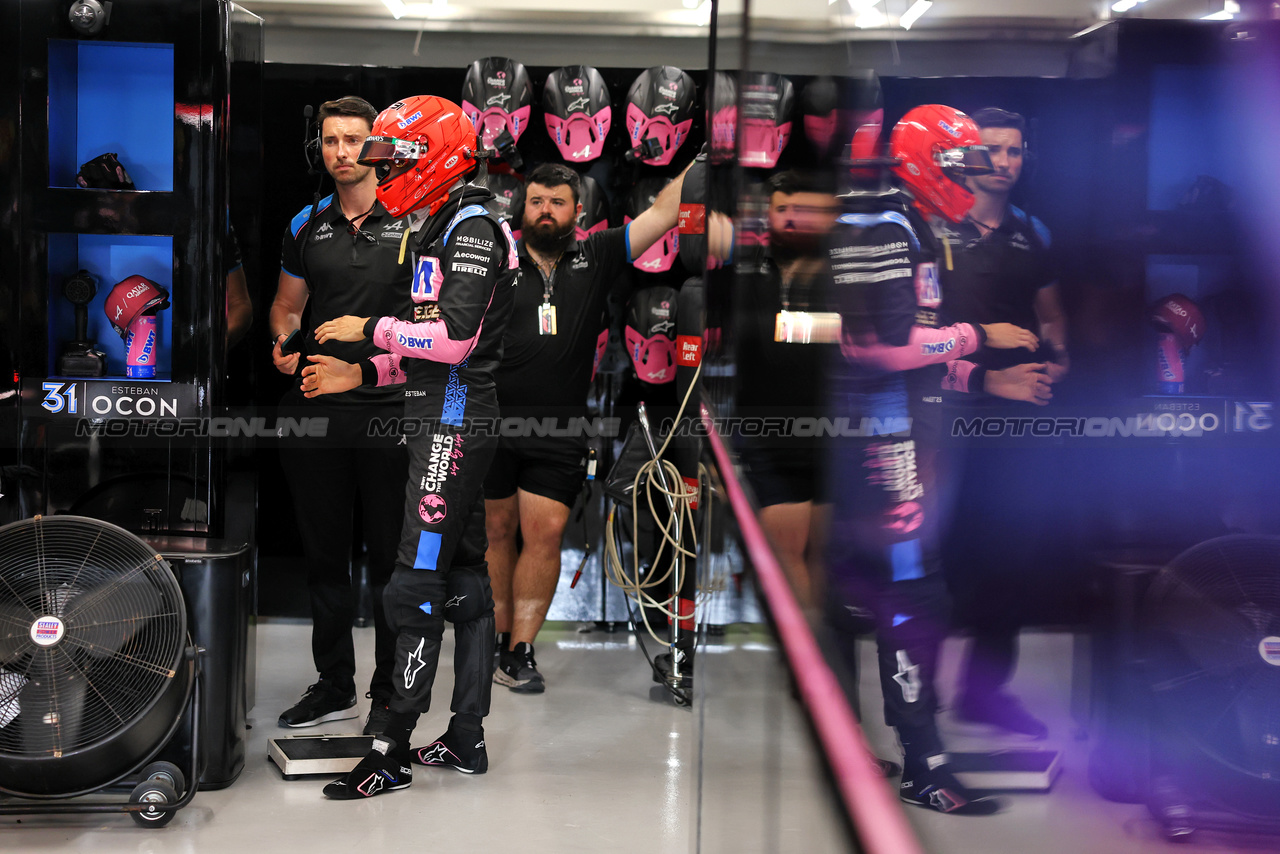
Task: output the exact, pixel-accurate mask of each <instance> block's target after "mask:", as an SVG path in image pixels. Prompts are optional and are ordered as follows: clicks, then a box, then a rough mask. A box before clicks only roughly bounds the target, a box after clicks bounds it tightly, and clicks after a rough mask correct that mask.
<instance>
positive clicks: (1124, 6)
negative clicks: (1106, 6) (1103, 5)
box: [1111, 0, 1138, 12]
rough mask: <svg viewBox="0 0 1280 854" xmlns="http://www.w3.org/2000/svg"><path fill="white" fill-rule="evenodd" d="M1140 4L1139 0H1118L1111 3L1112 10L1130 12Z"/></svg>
mask: <svg viewBox="0 0 1280 854" xmlns="http://www.w3.org/2000/svg"><path fill="white" fill-rule="evenodd" d="M1137 5H1138V0H1116V2H1115V3H1112V4H1111V11H1112V12H1128V11H1129V10H1130V9H1132V8H1133V7H1134V6H1137Z"/></svg>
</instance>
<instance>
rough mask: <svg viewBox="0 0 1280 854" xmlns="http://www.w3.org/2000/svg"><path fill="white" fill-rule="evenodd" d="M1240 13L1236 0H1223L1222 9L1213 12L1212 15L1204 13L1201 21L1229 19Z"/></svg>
mask: <svg viewBox="0 0 1280 854" xmlns="http://www.w3.org/2000/svg"><path fill="white" fill-rule="evenodd" d="M1239 13H1240V4H1239V3H1237V2H1236V0H1223V4H1222V11H1221V12H1214V13H1213V14H1212V15H1205V16H1204V17H1203V18H1201V19H1200V20H1202V21H1230V20H1231V19H1232V18H1234V17H1235V16H1236V15H1238V14H1239Z"/></svg>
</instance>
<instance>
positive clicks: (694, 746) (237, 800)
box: [0, 621, 1280, 854]
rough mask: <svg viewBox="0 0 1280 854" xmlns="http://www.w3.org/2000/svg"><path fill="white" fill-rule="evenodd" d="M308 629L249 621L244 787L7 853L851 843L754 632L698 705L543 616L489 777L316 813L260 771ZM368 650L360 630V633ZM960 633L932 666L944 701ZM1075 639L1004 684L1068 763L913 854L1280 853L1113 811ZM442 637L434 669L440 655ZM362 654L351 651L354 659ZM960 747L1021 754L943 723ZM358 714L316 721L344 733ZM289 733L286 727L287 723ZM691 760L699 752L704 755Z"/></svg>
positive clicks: (870, 701)
mask: <svg viewBox="0 0 1280 854" xmlns="http://www.w3.org/2000/svg"><path fill="white" fill-rule="evenodd" d="M308 634H309V628H308V626H307V625H306V624H305V623H303V622H296V621H268V622H264V623H263V624H262V625H260V627H259V635H258V655H259V659H258V685H257V707H256V708H255V710H254V711H253V712H252V714H251V722H252V724H253V728H252V730H251V731H250V733H249V761H248V763H247V765H246V768H245V770H244V773H243V774H242V776H241V777H240V779H239V781H238V782H237V783H236V784H235V785H233V786H231V787H229V788H227V789H224V790H222V791H216V792H201V793H198V794H197V796H196V798H195V800H194V801H193V802H192V803H191V804H190V805H189V806H188V807H187V808H185V809H183V810H182V811H181V812H179V813H178V814H177V816H176V817H175V818H174V820H173V822H172V824H170V825H169V826H168V827H167V828H164V829H158V830H146V829H141V828H137V827H135V825H134V824H133V822H132V821H131V820H129V818H128V817H126V816H124V815H105V816H84V815H80V816H47V817H33V816H25V817H14V816H5V817H3V818H0V850H3V851H6V852H7V851H15V852H70V851H82V852H94V854H115V852H122V854H123V852H129V854H187V852H190V854H196V852H199V854H221V852H231V854H256V852H263V854H268V852H269V854H291V852H305V854H317V852H331V851H332V852H348V851H399V850H444V851H456V850H466V851H475V852H489V851H494V852H499V851H501V852H507V851H518V852H521V854H539V853H540V852H548V854H551V852H555V854H560V852H637V854H640V852H644V854H665V853H666V852H672V854H675V852H695V851H697V852H726V854H728V852H751V851H779V852H793V851H794V852H806V854H809V852H826V851H841V850H846V848H847V846H846V840H845V837H844V836H843V831H842V827H841V825H840V822H839V820H838V819H837V817H836V813H835V812H834V811H833V809H832V808H831V800H830V797H829V791H828V789H827V786H826V783H825V782H824V779H823V777H822V774H821V771H820V764H819V762H818V759H817V757H816V755H815V754H814V753H813V751H812V750H811V748H810V746H809V744H808V740H807V731H806V724H805V721H804V718H803V716H802V714H801V713H800V710H799V709H798V707H797V706H796V705H795V704H794V703H793V701H792V700H791V699H790V692H789V691H788V689H787V682H786V677H785V675H784V674H783V673H782V672H781V669H780V667H779V666H778V657H777V655H776V651H775V649H774V647H773V644H772V642H771V640H770V639H769V637H768V636H767V634H766V633H765V632H763V631H762V629H761V628H760V627H758V626H756V627H740V626H734V627H730V628H729V629H728V630H727V632H726V633H725V635H724V636H723V637H721V638H717V639H715V641H716V642H715V643H714V644H712V645H711V646H709V647H708V648H707V649H706V650H705V652H704V653H703V654H702V655H701V657H700V659H699V661H700V663H699V672H700V674H701V676H700V688H699V691H698V697H697V699H696V700H695V702H694V704H693V705H692V707H689V708H679V707H676V706H675V705H673V704H671V703H670V702H668V701H667V700H665V699H664V698H663V697H662V696H660V693H659V694H657V695H656V694H654V692H653V690H652V689H653V688H654V686H653V683H652V682H651V680H650V677H649V672H648V668H647V665H646V663H645V661H644V658H643V656H642V655H641V653H640V650H639V649H638V648H637V646H636V644H635V641H634V639H632V638H631V636H630V635H629V634H628V633H625V632H623V633H617V634H607V633H602V632H600V631H589V632H584V631H579V630H578V628H577V625H576V624H568V623H562V624H555V625H554V626H553V627H552V628H549V629H548V630H546V631H544V634H543V636H542V637H540V638H539V643H538V660H539V665H540V668H541V669H542V671H543V672H544V674H545V675H546V678H547V682H548V690H547V692H546V693H545V694H543V695H541V696H518V695H515V694H512V693H510V692H509V691H507V690H506V689H503V688H495V693H494V704H493V714H492V716H491V717H490V719H489V721H488V725H487V727H486V738H487V741H488V745H489V755H490V762H491V764H490V770H489V773H488V774H486V775H483V776H479V777H468V776H464V775H462V774H458V773H456V772H454V771H451V770H447V769H425V768H415V775H414V782H413V785H412V787H411V788H410V789H408V790H407V791H399V792H392V793H389V794H387V795H384V796H380V797H377V798H374V799H371V800H368V801H360V802H341V803H336V802H329V801H326V800H325V799H324V798H323V797H322V796H321V794H320V789H321V787H322V785H323V783H324V782H325V779H324V778H319V779H300V780H295V781H286V780H283V779H282V778H281V776H280V775H279V773H278V772H277V771H276V769H275V767H274V766H273V765H271V764H270V763H268V762H267V760H266V758H265V756H266V740H267V739H268V738H270V737H274V736H277V735H281V734H284V733H283V732H282V731H281V730H279V729H278V728H277V726H276V723H275V718H276V716H277V715H278V713H279V712H280V711H281V710H282V709H283V708H285V707H286V706H288V705H290V704H291V703H292V702H293V701H294V700H295V699H296V697H297V695H298V694H299V693H300V691H301V690H302V689H303V688H305V687H306V685H307V683H308V682H309V681H310V676H311V669H310V666H309V656H308V654H307V648H308V646H307V640H308ZM357 638H358V643H359V649H360V650H361V655H362V656H364V655H367V654H368V653H369V647H370V645H371V630H357ZM961 643H962V641H960V640H954V641H951V642H949V643H948V645H947V647H946V650H945V653H944V659H943V671H944V672H943V678H942V684H943V694H944V700H945V699H946V698H947V696H948V695H949V692H948V690H947V686H948V685H950V684H953V678H952V677H953V673H954V667H955V663H956V661H957V659H958V655H959V651H960V644H961ZM1072 648H1073V645H1072V638H1071V636H1070V635H1066V634H1059V633H1026V634H1024V636H1023V642H1022V655H1023V659H1022V664H1021V666H1020V667H1019V670H1018V675H1017V677H1016V679H1015V682H1014V685H1013V687H1014V689H1015V690H1016V691H1017V692H1018V693H1020V694H1021V695H1022V696H1023V698H1024V699H1025V700H1026V702H1027V704H1028V706H1029V707H1030V708H1031V710H1032V711H1034V712H1035V713H1036V714H1037V715H1039V716H1041V717H1042V718H1043V719H1044V720H1045V721H1046V722H1047V723H1048V724H1049V726H1050V728H1051V731H1052V732H1051V737H1050V745H1051V746H1053V747H1056V748H1058V749H1061V750H1062V751H1063V752H1064V760H1065V770H1064V771H1063V774H1062V776H1061V777H1060V779H1059V780H1058V782H1057V784H1056V785H1055V787H1054V789H1053V791H1052V793H1050V794H1025V795H1018V796H1012V797H1007V798H1006V799H1005V809H1004V811H1003V812H1002V813H1000V814H999V815H996V816H993V817H988V818H965V817H956V816H944V815H940V814H935V813H930V812H926V811H924V810H920V809H917V808H907V809H908V813H907V814H908V817H909V819H910V821H911V823H912V826H913V827H914V828H915V830H916V832H917V833H918V835H919V837H920V840H921V844H922V848H923V850H925V851H927V852H936V854H962V852H963V853H965V854H967V852H974V854H977V853H978V852H982V853H983V854H990V852H1018V854H1025V852H1034V854H1149V852H1166V851H1187V852H1210V851H1213V852H1250V851H1271V850H1280V845H1275V844H1274V840H1268V839H1258V838H1242V837H1233V836H1227V835H1223V834H1210V833H1201V834H1199V835H1197V836H1196V837H1195V838H1194V839H1193V840H1192V841H1191V842H1189V843H1186V844H1180V845H1174V844H1171V843H1169V842H1166V841H1165V840H1164V839H1163V837H1162V835H1161V833H1160V830H1159V827H1158V826H1157V825H1156V823H1155V822H1154V821H1153V820H1152V819H1151V817H1150V816H1149V815H1148V814H1147V812H1146V810H1145V808H1143V807H1140V806H1135V805H1128V804H1115V803H1108V802H1106V801H1104V800H1103V799H1101V798H1100V797H1098V795H1097V794H1095V793H1094V792H1093V791H1092V789H1090V787H1089V785H1088V782H1087V779H1086V776H1085V767H1086V757H1087V752H1088V745H1089V742H1088V741H1087V732H1086V731H1084V730H1083V729H1082V728H1081V727H1080V726H1079V725H1078V723H1077V722H1075V721H1073V719H1072V718H1071V715H1070V713H1069V708H1070V685H1071V655H1072ZM451 654H452V653H451V648H450V647H449V644H448V638H447V637H446V648H445V650H444V657H443V660H444V661H446V662H447V661H449V660H451ZM861 658H862V660H863V662H864V663H865V664H866V665H868V666H864V667H863V669H862V674H861V684H862V692H863V696H864V697H865V698H867V699H866V706H867V709H868V711H867V714H866V729H867V736H868V739H869V741H870V742H871V744H872V746H873V747H874V748H875V749H876V750H877V752H879V753H880V755H883V756H894V755H895V754H896V751H895V745H894V739H893V735H892V733H891V732H890V731H888V730H886V729H885V728H884V727H883V725H882V724H880V723H879V712H878V701H877V697H878V687H877V685H876V682H875V677H874V673H873V671H872V669H871V667H870V666H869V665H871V664H872V663H873V661H874V658H873V655H872V649H871V647H870V644H864V647H863V649H862V655H861ZM362 660H364V659H362ZM450 690H451V678H450V676H449V674H448V667H444V668H442V672H441V677H440V684H439V685H438V688H437V695H436V696H437V702H438V706H439V707H438V708H437V710H435V711H433V712H432V713H430V714H429V715H427V716H425V717H424V719H423V721H422V723H421V724H420V728H419V731H418V733H417V734H416V736H417V738H418V739H420V740H422V741H426V740H428V739H430V738H433V737H434V736H436V735H437V734H438V731H439V730H441V729H443V727H444V725H445V723H446V721H447V718H448V711H447V708H445V707H446V706H447V705H448V694H449V691H450ZM942 725H943V728H944V734H945V735H946V737H947V739H948V742H949V746H950V747H952V748H953V749H987V748H994V747H1000V746H1010V745H1012V744H1017V743H1018V742H1016V741H1010V740H1008V739H1001V738H998V737H996V736H994V735H993V734H992V733H990V732H985V731H983V730H982V729H981V728H976V727H965V726H962V725H960V724H958V723H956V722H955V721H953V719H952V718H951V717H950V715H949V714H944V715H943V718H942ZM359 727H360V721H359V720H352V721H346V722H341V723H336V724H330V725H327V726H326V727H324V729H326V730H328V731H334V732H356V731H358V730H359ZM295 733H296V731H295ZM700 760H701V761H700Z"/></svg>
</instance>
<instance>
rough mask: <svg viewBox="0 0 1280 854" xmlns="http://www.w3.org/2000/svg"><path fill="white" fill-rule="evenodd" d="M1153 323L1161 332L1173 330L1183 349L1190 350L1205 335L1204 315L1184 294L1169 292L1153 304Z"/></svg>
mask: <svg viewBox="0 0 1280 854" xmlns="http://www.w3.org/2000/svg"><path fill="white" fill-rule="evenodd" d="M1151 325H1152V326H1154V327H1155V328H1156V329H1159V330H1160V331H1161V332H1172V333H1173V337H1174V338H1176V339H1177V341H1178V346H1179V347H1180V348H1182V349H1183V350H1190V349H1191V348H1192V347H1194V346H1195V345H1196V343H1197V342H1199V341H1200V339H1201V338H1203V337H1204V315H1203V314H1201V313H1200V307H1199V306H1197V305H1196V304H1195V303H1194V302H1192V301H1191V299H1190V298H1189V297H1187V296H1184V295H1183V294H1169V296H1167V297H1165V298H1164V299H1162V300H1160V301H1159V302H1158V303H1156V304H1155V305H1154V306H1152V308H1151Z"/></svg>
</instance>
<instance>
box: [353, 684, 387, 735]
mask: <svg viewBox="0 0 1280 854" xmlns="http://www.w3.org/2000/svg"><path fill="white" fill-rule="evenodd" d="M365 696H366V697H368V698H369V715H368V717H366V718H365V719H364V729H363V730H361V731H360V734H361V735H381V734H382V733H383V731H385V730H386V728H387V722H388V721H389V720H391V705H390V703H391V698H390V697H388V696H387V695H385V694H374V693H372V692H370V693H368V694H365Z"/></svg>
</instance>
